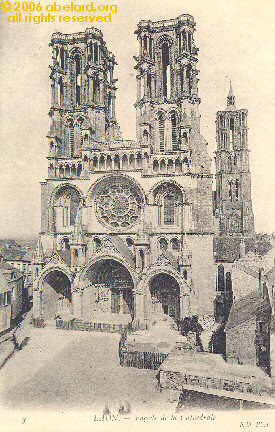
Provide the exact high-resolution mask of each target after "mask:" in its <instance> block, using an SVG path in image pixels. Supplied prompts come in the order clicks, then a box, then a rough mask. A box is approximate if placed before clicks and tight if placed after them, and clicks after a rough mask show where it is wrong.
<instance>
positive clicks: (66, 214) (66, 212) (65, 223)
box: [63, 200, 70, 227]
mask: <svg viewBox="0 0 275 432" xmlns="http://www.w3.org/2000/svg"><path fill="white" fill-rule="evenodd" d="M69 225H70V204H69V201H67V200H66V201H65V203H64V206H63V226H64V227H67V226H69Z"/></svg>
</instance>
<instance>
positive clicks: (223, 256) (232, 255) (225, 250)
mask: <svg viewBox="0 0 275 432" xmlns="http://www.w3.org/2000/svg"><path fill="white" fill-rule="evenodd" d="M214 256H215V260H216V261H227V262H234V261H235V260H237V259H238V258H239V257H240V238H236V237H232V236H225V235H224V236H219V237H215V238H214Z"/></svg>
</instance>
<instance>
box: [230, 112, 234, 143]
mask: <svg viewBox="0 0 275 432" xmlns="http://www.w3.org/2000/svg"><path fill="white" fill-rule="evenodd" d="M233 143H234V119H233V118H231V119H230V146H232V145H233Z"/></svg>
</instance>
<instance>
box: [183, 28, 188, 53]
mask: <svg viewBox="0 0 275 432" xmlns="http://www.w3.org/2000/svg"><path fill="white" fill-rule="evenodd" d="M182 46H183V49H184V51H187V36H186V31H185V30H183V32H182Z"/></svg>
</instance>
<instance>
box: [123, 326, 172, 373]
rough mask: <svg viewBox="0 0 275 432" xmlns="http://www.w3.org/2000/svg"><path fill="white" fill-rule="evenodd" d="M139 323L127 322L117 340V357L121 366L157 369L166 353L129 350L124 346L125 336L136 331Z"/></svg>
mask: <svg viewBox="0 0 275 432" xmlns="http://www.w3.org/2000/svg"><path fill="white" fill-rule="evenodd" d="M138 328H139V324H138V323H136V324H133V323H132V322H131V323H129V324H128V325H127V326H126V327H125V329H124V331H123V333H122V335H121V338H120V341H119V358H120V365H121V366H128V367H135V368H138V369H158V368H159V367H160V365H161V363H162V362H163V361H164V360H165V358H166V357H167V355H168V354H163V353H158V352H149V351H130V350H128V348H127V346H126V341H127V337H128V335H129V334H130V333H132V332H134V331H136V330H137V329H138Z"/></svg>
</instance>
